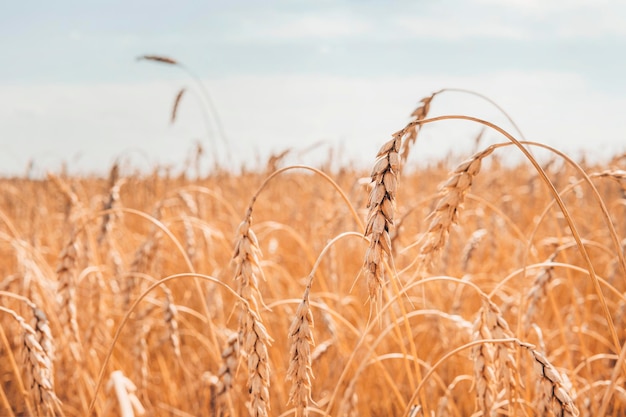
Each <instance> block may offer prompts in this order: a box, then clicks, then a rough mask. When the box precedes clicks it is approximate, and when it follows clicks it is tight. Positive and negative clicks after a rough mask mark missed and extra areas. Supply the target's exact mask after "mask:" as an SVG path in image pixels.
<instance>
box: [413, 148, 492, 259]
mask: <svg viewBox="0 0 626 417" xmlns="http://www.w3.org/2000/svg"><path fill="white" fill-rule="evenodd" d="M493 150H494V148H493V147H491V146H490V147H488V148H487V149H485V150H484V151H481V152H477V153H475V154H474V155H473V156H472V157H471V158H469V159H467V160H466V161H464V162H462V163H461V164H460V165H459V166H457V167H456V168H455V169H454V171H453V172H452V174H451V176H450V178H449V179H448V180H447V181H446V182H445V183H444V184H443V185H442V186H441V187H440V194H441V198H440V199H439V202H438V203H437V206H436V207H435V210H434V212H433V213H432V214H431V216H432V221H431V223H430V226H429V227H428V231H427V232H426V238H425V241H424V243H423V245H422V247H421V249H420V258H421V261H422V263H423V265H427V264H429V263H431V262H432V261H433V258H434V257H435V255H437V254H439V253H440V252H441V250H442V249H443V248H444V247H445V245H446V242H447V239H448V235H449V233H450V228H451V227H452V225H453V224H456V223H457V221H458V217H459V212H460V210H461V208H462V207H463V202H464V201H465V194H467V192H468V190H469V188H470V186H471V185H472V181H473V179H474V177H475V176H476V175H477V174H478V173H479V172H480V166H481V163H482V160H483V159H484V158H485V157H487V156H488V155H490V154H491V153H492V152H493Z"/></svg>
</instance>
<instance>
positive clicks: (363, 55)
mask: <svg viewBox="0 0 626 417" xmlns="http://www.w3.org/2000/svg"><path fill="white" fill-rule="evenodd" d="M624 51H626V2H618V1H608V0H598V1H592V0H589V1H578V0H569V1H567V0H554V1H544V0H468V1H461V0H442V1H419V0H418V1H388V2H384V1H374V0H370V1H367V0H366V1H316V2H313V1H265V2H261V1H229V2H218V1H204V2H200V1H194V2H192V1H178V2H172V1H161V0H157V1H144V0H141V1H119V0H114V1H85V2H78V1H67V0H61V1H54V2H43V1H35V2H2V4H0V173H22V172H24V171H25V167H26V165H27V164H28V162H29V161H30V160H33V159H34V161H35V166H36V167H37V168H38V169H39V172H43V171H45V170H46V169H58V167H59V166H60V163H61V161H63V160H65V161H67V162H68V164H69V167H70V169H71V170H73V172H81V171H86V170H95V171H99V172H102V171H104V170H106V169H107V167H108V166H110V164H111V163H112V161H113V160H114V159H115V158H116V157H119V156H120V155H122V156H124V155H127V158H128V159H129V160H132V162H133V163H137V164H139V165H140V164H142V163H143V164H144V166H145V165H150V164H156V163H166V164H174V165H176V166H181V165H182V163H183V160H184V158H185V157H186V156H187V154H188V153H189V151H190V149H191V148H192V147H193V143H194V141H195V140H198V139H202V140H206V138H203V135H204V136H205V135H206V129H205V128H204V125H203V120H202V111H201V107H200V105H199V101H198V100H197V99H194V97H193V96H188V97H186V98H185V99H184V101H183V103H182V106H181V113H180V119H179V120H178V122H177V124H176V125H174V126H170V125H169V123H168V117H169V112H170V109H171V104H172V100H173V97H174V95H175V94H176V92H177V90H178V89H179V88H180V87H183V86H185V85H186V86H189V87H191V84H190V79H189V78H188V77H187V76H186V75H185V74H184V73H183V72H181V71H180V70H178V69H177V68H171V67H167V66H162V65H155V64H151V63H147V62H137V61H136V60H135V58H136V57H137V56H138V55H143V54H161V55H166V56H171V57H173V58H176V59H177V60H179V61H180V62H182V63H184V64H185V65H186V66H187V67H189V68H190V69H191V70H193V71H194V72H195V73H196V74H198V75H199V76H200V77H201V78H202V79H203V82H204V83H205V85H206V86H207V87H208V88H209V90H210V91H211V93H212V95H213V99H214V101H215V104H216V106H217V108H218V110H219V112H220V115H221V117H222V122H223V124H224V126H225V130H226V132H227V135H228V138H229V140H231V142H232V144H233V146H232V148H233V151H234V156H233V158H235V159H236V161H238V162H242V161H247V162H249V161H251V160H254V158H255V157H256V156H259V157H260V158H265V157H266V156H267V155H268V154H269V153H271V152H275V151H279V150H281V149H282V148H284V147H294V148H297V149H302V148H305V147H306V146H308V145H309V144H311V143H314V142H316V141H319V140H323V141H325V143H327V144H328V146H340V147H341V149H342V152H343V155H344V157H345V158H346V160H351V161H352V160H356V161H360V160H365V162H367V161H368V158H369V156H370V155H372V154H373V153H375V152H376V149H377V148H378V146H379V145H380V144H381V143H382V142H384V141H385V140H386V138H387V137H388V136H389V134H390V133H392V132H394V131H396V130H398V129H399V128H401V127H402V126H403V124H404V123H405V122H406V121H407V115H408V114H409V113H410V112H411V111H412V109H413V107H414V106H415V105H416V104H417V102H418V101H419V99H420V98H421V97H423V96H424V95H427V94H429V93H430V92H432V91H434V90H438V89H440V88H443V87H459V88H469V89H474V90H477V91H479V92H481V93H484V94H487V95H489V96H490V97H492V98H493V99H494V100H496V101H497V102H499V103H500V104H501V105H502V106H503V107H505V108H506V109H507V110H509V112H510V113H511V116H512V117H513V118H514V119H515V120H516V121H517V123H518V124H519V125H520V127H521V128H522V129H523V130H524V132H525V134H526V136H527V137H528V138H529V139H533V140H538V141H543V142H546V143H549V144H552V145H554V146H556V147H559V148H561V149H564V150H566V151H570V152H576V150H577V149H582V148H584V149H586V151H587V152H589V154H590V155H592V156H598V155H600V156H602V155H605V154H606V152H623V151H626V146H624V145H625V144H626V138H625V136H624V134H625V133H626V120H624V119H626V118H624V117H623V116H622V111H623V110H622V109H623V108H624V105H625V104H626V80H625V76H624V74H626V54H625V53H624ZM433 111H434V112H437V113H438V114H443V113H449V112H462V113H465V114H473V115H477V116H480V117H485V118H490V120H494V121H495V122H498V123H504V121H503V119H502V117H501V116H500V115H498V114H497V112H495V111H494V110H493V108H490V107H489V106H485V105H484V103H481V102H478V101H476V100H473V99H470V98H469V97H462V96H459V95H454V94H451V95H449V96H447V97H444V96H442V97H441V100H440V103H439V104H438V105H437V106H434V107H433ZM504 127H508V126H504ZM475 130H476V128H475V127H472V126H467V125H466V124H458V123H456V124H454V123H452V124H447V125H444V126H441V129H440V131H438V130H436V129H431V133H430V136H429V135H427V136H426V138H425V141H426V140H429V139H430V144H429V143H424V144H423V154H424V155H425V157H426V156H427V155H431V154H432V155H435V154H437V153H439V154H441V153H445V152H446V151H449V150H450V149H462V148H463V146H458V145H457V144H456V143H455V142H456V141H461V142H464V139H463V138H464V137H467V138H469V137H471V135H472V132H473V131H475ZM440 136H441V140H440ZM529 136H530V137H529ZM447 138H451V139H447ZM494 140H499V139H497V138H494ZM467 142H468V143H470V142H471V141H470V140H467ZM435 143H436V145H435ZM590 145H591V146H590ZM468 146H469V145H468ZM217 152H218V154H219V157H220V158H225V157H226V154H225V153H219V152H221V151H220V150H219V149H218V150H217ZM138 155H139V156H138ZM372 156H373V155H372ZM307 157H308V156H307V155H304V156H302V157H301V159H300V160H299V162H305V163H306V162H308V161H307Z"/></svg>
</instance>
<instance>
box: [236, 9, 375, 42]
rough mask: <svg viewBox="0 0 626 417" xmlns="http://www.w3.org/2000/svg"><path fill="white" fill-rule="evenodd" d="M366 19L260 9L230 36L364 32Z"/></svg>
mask: <svg viewBox="0 0 626 417" xmlns="http://www.w3.org/2000/svg"><path fill="white" fill-rule="evenodd" d="M370 23H371V22H367V21H365V20H363V19H360V18H358V17H357V16H355V15H350V14H338V13H306V14H298V13H277V12H272V13H262V14H261V15H260V16H255V18H254V19H251V18H247V19H242V20H240V21H239V22H238V30H237V33H233V34H232V38H233V39H235V40H240V41H242V40H243V41H249V40H259V39H262V40H302V39H331V38H335V39H336V38H346V37H354V36H358V35H363V34H365V33H366V32H367V31H368V30H370V28H371V26H370Z"/></svg>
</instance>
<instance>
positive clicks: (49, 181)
mask: <svg viewBox="0 0 626 417" xmlns="http://www.w3.org/2000/svg"><path fill="white" fill-rule="evenodd" d="M434 97H435V95H433V96H431V97H428V98H426V99H424V100H422V102H421V104H420V107H419V108H418V109H417V110H416V111H415V112H414V113H413V115H412V119H411V122H410V123H409V124H408V125H407V126H406V127H405V128H403V129H401V130H400V131H398V132H397V133H395V134H393V135H392V136H391V137H390V138H389V140H388V141H387V140H381V148H380V151H379V153H378V154H377V155H372V160H371V169H369V170H368V171H360V170H358V169H356V168H351V167H344V168H341V169H332V170H331V169H329V168H324V167H321V168H316V167H311V166H288V165H284V164H282V163H281V160H280V158H273V159H272V160H271V161H269V162H268V166H267V169H258V170H256V171H251V172H242V173H238V174H235V173H232V172H229V171H227V170H224V169H220V168H219V167H216V169H215V170H214V171H213V172H212V173H211V174H210V175H208V176H206V177H202V178H190V177H188V176H185V175H180V176H172V175H164V174H162V173H160V171H159V170H158V169H157V168H155V173H154V174H152V175H148V174H128V173H125V172H123V169H120V168H119V167H118V166H114V167H112V168H111V171H110V174H109V176H108V178H93V177H71V176H66V175H62V174H49V175H48V176H47V177H46V178H45V179H41V180H32V179H25V178H4V179H0V189H1V190H2V192H1V193H0V323H1V327H0V358H1V360H0V375H1V383H0V415H3V416H35V415H40V416H90V415H93V416H102V417H104V416H116V415H120V416H124V417H128V416H141V415H145V416H172V417H179V416H180V417H186V416H244V415H251V416H290V415H295V416H303V415H308V416H315V415H321V416H341V417H343V416H404V417H417V416H441V417H443V416H498V415H502V416H551V415H554V416H622V415H625V413H626V389H625V388H624V386H625V383H626V346H625V341H626V331H625V322H624V313H625V312H626V293H625V292H626V261H625V259H624V250H623V249H624V242H625V240H624V238H626V224H625V223H624V221H623V220H624V218H625V216H626V171H623V170H621V167H623V164H624V158H622V157H615V158H614V159H613V160H611V161H606V162H605V163H603V164H595V165H592V164H588V163H586V162H585V161H574V160H572V159H570V158H569V157H568V156H567V155H563V154H561V153H559V152H558V151H557V150H555V149H551V148H550V147H548V146H546V145H542V144H540V143H533V142H527V141H525V140H523V138H522V137H520V134H519V132H516V131H511V132H505V131H503V130H502V129H501V128H499V127H498V126H495V125H492V124H490V123H489V122H486V121H480V120H477V119H473V118H471V117H468V116H439V117H431V118H430V119H429V118H427V117H428V116H429V115H428V109H429V104H430V101H431V100H432V99H433V98H434ZM449 118H464V119H466V120H469V121H470V122H472V123H479V124H483V125H485V126H486V128H488V129H493V130H496V131H499V132H500V133H501V139H502V142H500V143H494V144H492V145H489V146H480V141H477V142H476V144H477V147H476V152H475V153H474V154H473V155H454V156H451V157H449V158H446V159H445V160H442V161H437V162H433V163H431V164H430V165H423V166H421V167H420V168H414V167H412V166H411V164H410V163H405V161H415V160H419V149H420V147H421V146H428V144H426V143H421V142H420V141H419V140H416V139H417V137H418V134H419V129H420V127H421V126H422V125H424V124H427V123H437V122H439V121H441V120H443V119H449ZM468 140H474V138H468ZM538 151H541V152H543V153H544V154H545V153H547V154H548V155H550V156H549V157H548V158H544V159H543V160H541V161H539V160H537V159H536V158H534V157H533V155H534V154H535V153H536V152H538ZM512 153H513V154H518V155H520V156H521V157H520V158H519V159H518V162H516V163H514V164H512V163H509V162H505V161H504V160H503V156H505V155H510V154H512ZM409 154H411V158H408V156H409Z"/></svg>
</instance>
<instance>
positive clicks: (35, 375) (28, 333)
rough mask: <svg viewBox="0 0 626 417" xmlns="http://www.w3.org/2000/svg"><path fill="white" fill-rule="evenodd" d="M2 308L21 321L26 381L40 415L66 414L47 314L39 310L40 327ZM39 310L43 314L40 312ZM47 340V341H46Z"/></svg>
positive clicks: (38, 324)
mask: <svg viewBox="0 0 626 417" xmlns="http://www.w3.org/2000/svg"><path fill="white" fill-rule="evenodd" d="M0 311H4V312H5V313H8V314H10V315H11V316H13V318H14V319H15V320H16V321H17V322H18V324H19V325H20V328H21V330H22V332H21V333H22V341H23V344H24V367H25V368H26V369H27V373H26V377H27V380H26V385H27V387H28V389H29V393H30V396H31V398H33V400H34V402H35V408H36V411H37V415H40V416H46V417H47V416H57V415H61V416H63V415H64V414H63V411H62V410H61V401H60V400H59V398H58V397H57V395H56V393H55V391H54V366H53V363H52V359H51V352H50V351H47V350H46V348H44V346H46V347H47V348H48V349H50V345H49V344H50V343H52V342H51V336H50V331H49V328H48V327H47V320H44V319H45V315H42V313H43V312H42V311H41V310H38V311H37V310H35V320H36V327H37V329H38V330H35V329H33V328H32V327H31V326H30V325H29V324H28V323H26V321H25V320H24V318H23V317H22V316H20V315H19V314H17V313H16V312H15V311H13V310H10V309H8V308H5V307H2V306H0ZM38 313H39V314H38ZM42 344H43V345H42Z"/></svg>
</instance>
